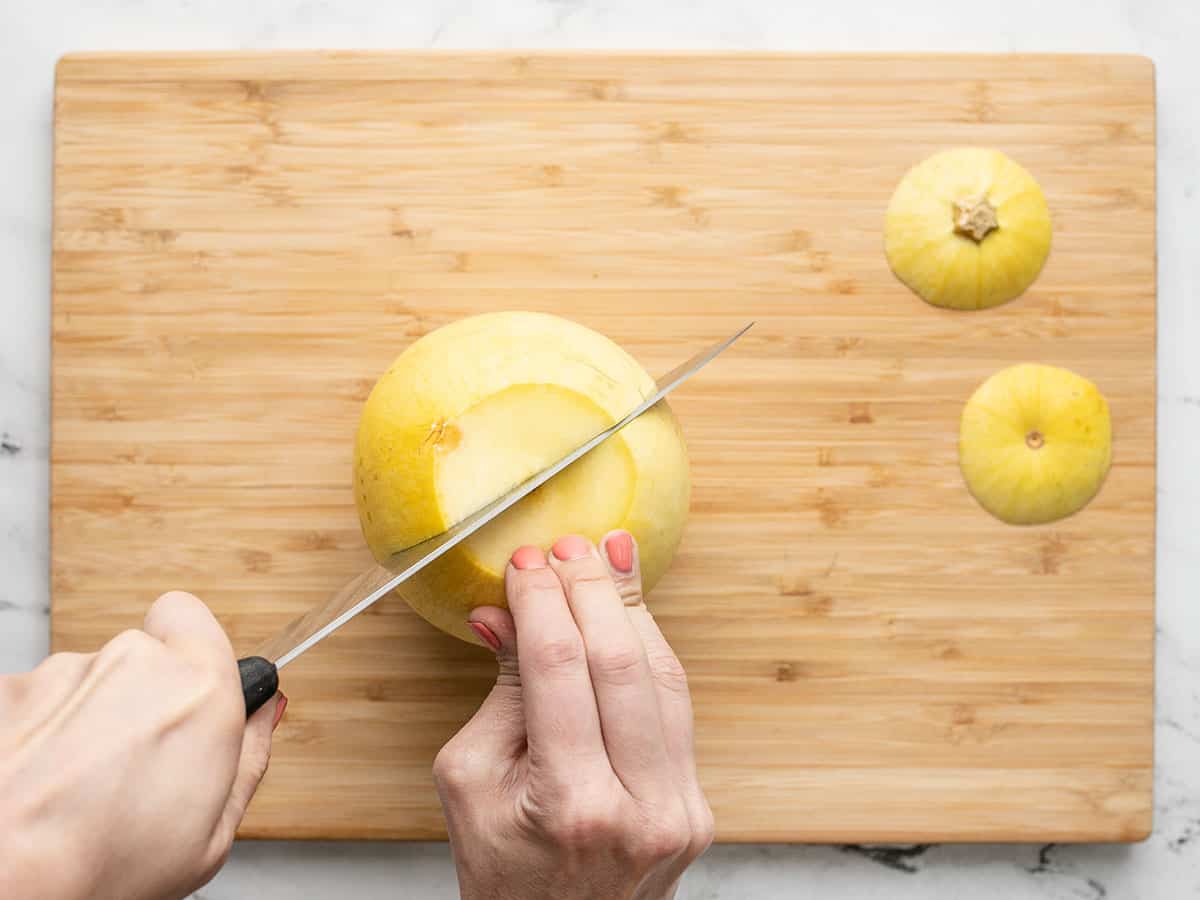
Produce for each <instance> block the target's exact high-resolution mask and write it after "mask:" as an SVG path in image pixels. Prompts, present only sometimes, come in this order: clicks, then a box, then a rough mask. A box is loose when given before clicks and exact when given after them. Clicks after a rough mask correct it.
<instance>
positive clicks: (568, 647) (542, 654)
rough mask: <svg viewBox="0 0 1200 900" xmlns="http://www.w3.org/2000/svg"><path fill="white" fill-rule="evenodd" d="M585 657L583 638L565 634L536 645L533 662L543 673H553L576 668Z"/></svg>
mask: <svg viewBox="0 0 1200 900" xmlns="http://www.w3.org/2000/svg"><path fill="white" fill-rule="evenodd" d="M583 659H584V650H583V639H582V638H580V637H579V636H578V635H563V636H561V637H553V638H548V639H546V640H544V641H542V642H541V643H540V644H538V645H535V647H534V648H533V651H532V659H531V662H532V663H533V664H534V666H535V667H536V668H537V670H538V671H539V672H540V673H542V674H543V675H553V674H556V673H559V672H564V671H569V670H571V669H574V668H576V667H577V666H579V665H581V664H582V663H583Z"/></svg>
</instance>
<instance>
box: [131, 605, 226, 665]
mask: <svg viewBox="0 0 1200 900" xmlns="http://www.w3.org/2000/svg"><path fill="white" fill-rule="evenodd" d="M142 629H143V630H144V631H145V632H146V633H147V634H149V635H151V636H152V637H156V638H158V639H159V640H160V641H162V642H163V643H164V644H166V645H167V646H168V647H170V648H171V649H172V650H176V651H178V652H180V653H182V654H184V655H185V656H187V657H189V658H191V659H193V660H195V661H196V662H202V663H205V664H215V665H217V666H222V667H226V668H236V660H235V659H234V655H233V646H232V645H231V644H230V643H229V638H228V637H227V636H226V635H225V630H224V629H223V628H221V625H220V623H219V622H218V621H217V620H216V617H215V616H213V614H212V612H211V611H210V610H209V608H208V607H207V606H205V605H204V604H203V603H202V602H200V600H199V599H197V598H196V597H193V596H192V595H191V594H188V593H184V592H183V591H169V592H168V593H166V594H163V595H162V596H161V597H159V598H158V599H157V600H155V601H154V604H153V605H152V606H151V607H150V610H149V612H147V613H146V620H145V623H144V624H143V625H142Z"/></svg>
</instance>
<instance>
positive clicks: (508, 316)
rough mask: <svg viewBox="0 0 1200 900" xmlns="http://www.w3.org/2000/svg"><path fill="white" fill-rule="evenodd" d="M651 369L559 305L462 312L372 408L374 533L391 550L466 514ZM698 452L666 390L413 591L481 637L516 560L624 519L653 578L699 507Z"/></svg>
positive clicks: (396, 371)
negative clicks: (517, 554) (484, 619)
mask: <svg viewBox="0 0 1200 900" xmlns="http://www.w3.org/2000/svg"><path fill="white" fill-rule="evenodd" d="M653 390H654V381H653V379H651V378H650V376H649V375H647V374H646V372H645V371H644V370H643V369H642V368H641V367H640V366H639V365H638V364H637V362H636V361H635V360H634V359H633V358H632V357H631V356H629V354H628V353H626V352H625V351H624V350H622V349H621V348H620V347H618V346H617V345H616V344H614V343H613V342H612V341H610V340H609V339H608V338H606V337H604V336H602V335H600V334H597V333H596V332H594V331H591V330H589V329H587V328H584V327H583V326H581V325H578V324H576V323H574V322H570V321H568V320H566V319H561V318H558V317H555V316H549V315H543V314H537V313H525V312H505V313H490V314H487V315H481V316H475V317H472V318H467V319H462V320H459V321H457V322H454V323H452V324H450V325H447V326H445V327H443V328H440V329H438V330H436V331H434V332H432V333H430V334H428V335H426V336H425V337H423V338H421V339H420V340H418V341H416V342H415V343H414V344H412V345H411V346H410V347H408V349H406V350H405V351H404V352H403V353H402V354H400V356H399V357H398V358H397V359H396V361H395V362H394V363H393V364H392V366H391V368H389V369H388V370H387V372H386V373H384V375H383V376H382V377H381V378H380V379H379V381H378V383H377V384H376V385H375V387H374V389H373V390H372V391H371V394H370V396H369V397H368V398H367V402H366V405H365V407H364V408H363V412H362V418H361V420H360V423H359V429H358V440H357V445H356V449H355V461H354V484H355V491H354V493H355V500H356V502H357V505H358V513H359V521H360V523H361V526H362V531H363V535H364V536H365V538H366V540H367V544H368V545H369V546H370V548H371V551H372V552H373V553H374V555H375V557H376V558H377V559H379V560H380V561H381V562H382V561H383V560H385V559H387V557H388V556H390V555H391V554H392V553H394V552H396V551H397V550H400V549H403V548H405V547H409V546H411V545H413V544H416V543H418V542H420V541H422V540H424V539H426V538H428V537H431V536H432V535H434V534H437V533H439V532H441V531H443V530H445V529H446V528H449V527H450V526H451V525H454V524H455V523H456V522H458V521H460V520H462V519H463V518H465V517H466V516H467V515H469V514H470V513H472V512H474V511H475V510H476V509H478V508H480V507H482V506H484V505H486V504H487V503H488V502H489V501H491V500H493V499H494V498H496V497H497V496H499V495H500V494H502V493H504V492H505V491H507V490H508V489H509V488H511V487H514V486H515V485H517V484H519V483H520V482H522V481H524V480H525V479H526V478H528V477H529V476H530V475H532V474H534V473H535V472H537V471H539V470H541V469H543V468H545V467H546V466H547V465H549V464H550V463H552V462H553V461H554V460H556V459H558V458H560V457H561V456H563V455H565V454H566V453H567V452H569V451H570V450H572V449H574V448H575V447H577V446H578V445H579V444H581V443H583V442H584V441H585V440H587V439H588V438H589V437H591V436H592V435H594V434H596V433H597V432H599V431H602V430H603V429H604V428H606V427H607V426H608V425H611V424H612V423H613V422H614V421H616V420H617V419H618V418H620V417H621V416H622V415H624V414H625V413H627V412H628V411H629V410H630V409H632V408H633V407H634V406H636V405H637V404H638V403H639V402H640V401H641V400H642V399H643V398H644V397H646V396H649V394H650V393H652V392H653ZM688 498H689V480H688V462H687V452H686V449H685V447H684V442H683V437H682V434H681V432H680V430H679V425H678V423H677V422H676V420H675V416H674V415H673V414H672V412H671V410H670V407H668V406H667V404H666V402H661V403H659V404H657V405H656V406H655V407H654V408H653V409H651V410H649V411H648V412H646V413H644V414H643V415H642V416H640V417H639V418H638V419H636V420H635V421H633V422H631V423H630V424H629V425H627V426H626V427H625V428H624V429H622V430H621V432H620V433H618V434H616V435H614V436H613V437H612V438H610V439H609V440H608V441H606V442H605V443H604V444H602V445H600V446H599V447H597V448H596V449H595V450H593V451H592V452H591V453H589V454H588V455H587V456H586V457H584V458H583V459H581V460H580V461H579V462H577V463H575V464H574V465H573V466H571V467H570V468H569V469H567V470H566V471H564V472H562V473H561V474H560V475H558V476H556V477H555V478H554V479H553V480H552V481H550V482H548V483H547V484H545V485H543V486H542V487H541V488H539V489H538V490H537V491H535V492H534V493H533V494H531V495H530V496H529V497H526V498H525V499H524V500H522V501H521V502H520V503H518V504H517V505H516V506H515V507H513V508H512V509H511V510H509V511H508V512H506V513H505V514H504V515H502V516H501V517H500V518H499V519H497V520H496V521H495V522H492V523H490V524H489V525H487V526H485V527H484V528H483V529H482V530H480V532H479V533H478V534H476V535H473V536H472V537H471V538H469V539H468V540H466V541H465V542H464V543H463V544H461V545H459V546H458V547H457V548H455V549H454V550H452V551H450V552H449V553H447V554H446V556H444V557H443V558H442V559H440V560H438V561H437V562H435V563H434V564H433V565H431V566H430V567H429V568H428V569H426V570H425V571H424V572H422V573H420V574H419V575H418V576H416V577H415V578H413V579H412V580H410V581H409V582H408V583H407V584H405V585H404V587H402V588H401V593H402V594H403V595H404V599H405V600H407V601H408V603H409V604H410V605H411V606H412V607H413V608H414V609H415V610H416V611H417V612H418V613H420V614H421V615H422V616H424V617H425V618H426V619H427V620H429V621H430V622H432V623H433V624H434V625H436V626H437V627H439V628H441V629H443V630H445V631H447V632H449V633H451V634H454V635H456V636H457V637H460V638H462V639H463V640H468V641H474V637H473V635H472V634H471V632H470V630H469V629H468V628H467V625H466V618H467V614H468V613H469V612H470V611H471V609H473V608H474V607H476V606H482V605H496V606H504V605H505V598H504V570H505V566H506V565H507V563H508V559H509V556H510V555H511V554H512V552H513V551H514V550H516V549H517V547H519V546H521V545H523V544H535V545H538V546H541V547H543V548H545V547H548V546H549V545H550V544H551V543H552V542H553V541H554V539H555V538H557V537H559V536H560V535H562V534H567V533H572V532H574V533H581V534H584V535H586V536H587V537H589V538H591V539H592V540H593V541H597V540H599V539H600V538H602V537H603V536H604V534H605V533H606V532H608V531H610V530H612V529H614V528H625V529H627V530H628V531H630V532H631V533H632V534H633V536H634V537H635V538H636V539H637V541H638V545H639V553H640V558H641V565H642V574H643V579H644V582H645V588H646V589H647V590H649V589H650V587H652V586H653V584H654V583H655V582H656V581H657V580H658V579H659V578H660V577H661V576H662V574H663V573H664V572H665V571H666V569H667V566H668V565H669V564H670V561H671V558H672V556H673V554H674V552H675V549H676V547H677V546H678V544H679V540H680V537H681V535H682V532H683V526H684V522H685V520H686V518H687V510H688Z"/></svg>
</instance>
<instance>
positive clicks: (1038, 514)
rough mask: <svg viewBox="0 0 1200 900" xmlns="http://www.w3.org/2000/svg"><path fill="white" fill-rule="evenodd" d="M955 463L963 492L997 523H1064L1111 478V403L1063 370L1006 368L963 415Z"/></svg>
mask: <svg viewBox="0 0 1200 900" xmlns="http://www.w3.org/2000/svg"><path fill="white" fill-rule="evenodd" d="M958 457H959V465H960V466H961V468H962V473H963V477H964V478H965V479H966V482H967V488H968V489H969V490H970V491H971V494H972V495H973V496H974V497H975V499H976V500H978V501H979V503H980V505H982V506H983V508H984V509H986V510H987V511H988V512H990V513H992V514H993V515H994V516H996V517H997V518H999V519H1001V520H1003V521H1005V522H1008V523H1010V524H1013V525H1036V524H1040V523H1045V522H1053V521H1055V520H1057V519H1062V518H1064V517H1066V516H1069V515H1071V514H1072V513H1075V512H1078V511H1079V510H1080V509H1082V508H1083V507H1084V506H1086V505H1087V504H1088V502H1089V501H1090V500H1091V499H1092V498H1093V497H1094V496H1096V494H1097V492H1098V491H1099V490H1100V486H1101V484H1103V482H1104V478H1105V476H1106V475H1107V474H1108V468H1109V464H1110V462H1111V459H1112V424H1111V422H1110V419H1109V414H1108V403H1107V402H1106V401H1105V399H1104V395H1103V394H1101V393H1100V391H1099V390H1098V389H1097V388H1096V386H1095V385H1094V384H1092V383H1091V382H1090V381H1088V380H1087V379H1086V378H1082V377H1081V376H1079V375H1076V374H1075V373H1074V372H1070V371H1068V370H1066V369H1058V368H1055V367H1053V366H1043V365H1035V364H1029V363H1026V364H1023V365H1018V366H1013V367H1011V368H1008V369H1004V370H1002V371H1000V372H997V373H996V374H995V375H993V376H992V377H991V378H989V379H988V380H987V381H985V382H984V383H983V384H982V385H981V386H980V387H979V389H978V390H976V391H975V393H974V395H973V396H972V397H971V399H970V400H969V401H968V403H967V405H966V407H965V408H964V409H963V414H962V423H961V427H960V430H959V441H958Z"/></svg>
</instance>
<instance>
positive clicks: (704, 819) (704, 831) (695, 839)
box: [690, 798, 717, 859]
mask: <svg viewBox="0 0 1200 900" xmlns="http://www.w3.org/2000/svg"><path fill="white" fill-rule="evenodd" d="M716 835H717V823H716V819H715V818H713V813H712V809H711V808H710V807H709V805H708V801H707V800H705V799H703V798H701V800H700V810H699V814H698V815H697V817H696V824H695V825H694V826H692V842H691V848H690V849H691V854H692V858H693V859H694V858H696V857H698V856H700V854H702V853H703V852H704V851H705V850H707V849H708V848H709V847H710V846H711V845H712V842H713V839H714V838H715V837H716Z"/></svg>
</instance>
